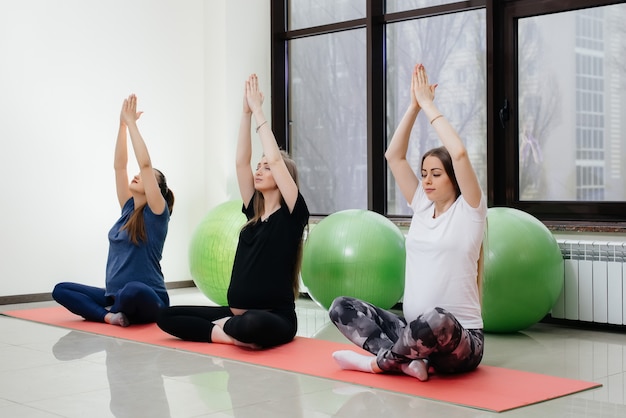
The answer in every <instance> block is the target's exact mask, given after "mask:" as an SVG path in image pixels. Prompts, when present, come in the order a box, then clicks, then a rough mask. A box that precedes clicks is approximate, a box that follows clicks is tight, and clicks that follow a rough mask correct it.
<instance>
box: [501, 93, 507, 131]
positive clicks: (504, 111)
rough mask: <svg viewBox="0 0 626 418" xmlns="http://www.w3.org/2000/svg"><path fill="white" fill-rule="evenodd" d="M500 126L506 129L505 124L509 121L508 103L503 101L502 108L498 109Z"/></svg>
mask: <svg viewBox="0 0 626 418" xmlns="http://www.w3.org/2000/svg"><path fill="white" fill-rule="evenodd" d="M499 114H500V124H501V125H502V128H506V123H507V122H508V121H509V101H508V100H507V99H504V106H502V108H501V109H500V112H499Z"/></svg>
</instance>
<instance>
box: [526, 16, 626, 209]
mask: <svg viewBox="0 0 626 418" xmlns="http://www.w3.org/2000/svg"><path fill="white" fill-rule="evenodd" d="M624 19H626V5H625V4H618V5H613V6H606V7H597V8H592V9H585V10H578V11H571V12H564V13H556V14H551V15H545V16H535V17H530V18H524V19H520V20H519V22H518V39H519V42H518V48H519V51H518V60H519V68H518V72H519V73H518V83H519V86H518V91H519V97H518V100H519V102H518V105H517V109H518V112H519V113H518V117H519V133H518V134H519V194H520V200H522V201H536V200H541V201H623V200H625V199H626V181H625V180H624V177H625V174H626V171H625V170H626V157H625V155H626V135H624V134H623V132H624V129H623V126H622V124H623V122H622V121H623V120H624V119H625V117H626V95H625V94H624V87H623V86H624V82H625V81H626V58H625V57H626V46H625V45H626V30H625V29H624ZM554 28H559V30H558V31H555V30H554ZM609 35H610V36H609Z"/></svg>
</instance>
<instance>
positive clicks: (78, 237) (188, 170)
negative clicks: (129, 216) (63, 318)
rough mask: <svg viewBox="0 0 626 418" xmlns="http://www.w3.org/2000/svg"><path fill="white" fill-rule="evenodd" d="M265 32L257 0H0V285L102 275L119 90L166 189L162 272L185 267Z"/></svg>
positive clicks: (182, 273) (220, 191)
mask: <svg viewBox="0 0 626 418" xmlns="http://www.w3.org/2000/svg"><path fill="white" fill-rule="evenodd" d="M269 41H270V25H269V1H259V0H211V1H202V0H184V1H180V0H88V1H87V0H12V1H11V0H3V1H2V2H0V57H1V59H2V64H1V65H0V146H1V147H0V179H2V183H1V184H0V195H1V196H2V206H1V207H2V209H1V212H0V249H1V251H0V297H1V296H11V295H24V294H36V293H47V292H50V291H51V290H52V288H53V286H54V284H55V283H57V282H59V281H65V280H68V281H78V282H82V283H86V284H92V285H98V286H99V285H102V284H103V283H104V270H105V263H106V255H107V249H108V241H107V232H108V230H109V228H110V227H111V225H112V224H113V223H114V221H115V220H116V219H117V216H118V215H119V206H118V204H117V199H116V197H115V189H114V181H113V168H112V163H113V147H114V144H115V136H116V133H117V124H118V121H119V110H120V106H121V103H122V100H123V98H124V97H126V96H127V95H128V94H129V93H136V94H137V95H138V98H139V108H140V110H143V111H144V112H145V113H144V114H143V115H142V117H141V119H140V122H139V124H140V129H141V131H142V134H143V136H144V138H145V140H146V142H147V144H148V148H149V150H150V153H151V156H152V161H153V164H154V166H155V167H157V168H159V169H161V170H162V171H163V172H164V173H165V174H166V176H167V178H168V183H169V185H170V187H171V188H172V190H173V191H174V193H175V195H176V204H175V207H174V213H173V216H172V220H171V222H170V230H169V235H168V239H167V242H166V244H165V250H164V255H163V262H162V266H163V271H164V273H165V276H166V280H167V281H168V282H176V281H184V280H190V279H191V277H190V274H189V269H188V263H187V251H188V244H189V240H190V237H191V235H192V233H193V231H194V229H195V226H196V225H197V224H198V222H199V221H200V219H201V218H202V217H203V216H204V214H205V213H206V212H207V211H208V210H209V209H210V208H212V207H214V206H215V205H217V204H219V203H221V202H223V201H225V200H227V199H231V198H237V197H238V192H237V188H236V183H235V180H234V169H233V163H232V161H233V159H234V149H235V141H236V137H237V128H238V123H239V117H240V112H241V99H242V93H243V90H242V87H243V82H244V80H245V78H246V77H247V75H248V74H249V73H251V72H256V73H257V74H259V77H260V79H261V80H262V88H263V90H264V91H266V92H269V77H270V53H269V52H270V43H269ZM268 96H269V95H268ZM269 101H270V100H269V97H268V98H267V99H266V112H267V113H268V114H269V112H270V106H269ZM255 154H256V155H255V158H258V148H255ZM129 158H130V160H131V162H132V163H133V164H134V160H133V159H134V155H133V154H132V152H131V153H130V154H129ZM134 171H136V165H132V166H131V168H130V172H131V173H133V172H134Z"/></svg>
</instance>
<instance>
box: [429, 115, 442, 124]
mask: <svg viewBox="0 0 626 418" xmlns="http://www.w3.org/2000/svg"><path fill="white" fill-rule="evenodd" d="M439 118H443V115H438V116H435V117H434V118H432V119H431V120H430V124H431V125H432V124H433V122H434V121H436V120H437V119H439Z"/></svg>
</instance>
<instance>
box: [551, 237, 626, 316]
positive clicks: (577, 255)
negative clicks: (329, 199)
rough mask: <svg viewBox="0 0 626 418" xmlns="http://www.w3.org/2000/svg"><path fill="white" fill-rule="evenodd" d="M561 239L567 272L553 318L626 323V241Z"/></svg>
mask: <svg viewBox="0 0 626 418" xmlns="http://www.w3.org/2000/svg"><path fill="white" fill-rule="evenodd" d="M557 242H558V243H559V247H560V248H561V253H562V254H563V260H564V263H565V269H564V270H565V274H564V278H563V280H564V282H563V292H561V295H560V296H559V299H558V300H557V302H556V303H555V305H554V307H553V308H552V312H551V315H552V317H553V318H557V319H568V320H576V321H584V322H593V323H598V324H615V325H626V268H625V264H624V263H625V262H626V242H606V241H572V240H557Z"/></svg>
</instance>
